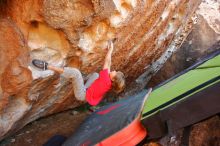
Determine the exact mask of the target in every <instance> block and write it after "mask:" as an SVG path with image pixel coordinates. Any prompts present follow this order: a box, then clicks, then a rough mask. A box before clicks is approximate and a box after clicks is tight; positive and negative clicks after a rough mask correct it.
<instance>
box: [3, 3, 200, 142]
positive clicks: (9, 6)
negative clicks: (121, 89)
mask: <svg viewBox="0 0 220 146" xmlns="http://www.w3.org/2000/svg"><path fill="white" fill-rule="evenodd" d="M199 3H200V0H199V1H198V0H190V1H189V0H154V1H153V0H62V1H61V0H35V1H34V0H13V1H9V0H0V8H1V9H0V34H1V35H0V51H1V52H0V84H1V86H0V140H1V139H3V138H4V137H6V136H8V135H10V134H12V133H14V132H15V131H16V130H18V129H20V128H22V127H23V126H24V125H26V124H27V123H29V122H31V121H33V120H35V119H37V118H39V117H43V116H46V115H50V114H52V113H56V112H59V111H63V110H66V109H69V108H73V107H76V106H78V105H80V104H82V103H80V102H78V101H76V100H75V99H74V97H73V95H74V94H73V91H72V87H71V85H70V83H69V82H68V81H67V80H65V79H63V78H60V77H59V75H56V74H54V73H53V72H51V71H39V70H37V69H36V68H34V67H33V66H32V65H31V64H30V61H31V60H32V59H34V58H39V59H43V60H46V61H48V62H49V63H51V64H53V65H56V66H59V67H63V66H72V67H77V68H79V69H80V70H81V71H82V72H83V73H85V74H88V73H91V72H93V71H99V70H100V69H101V67H102V64H103V60H104V56H105V54H106V51H107V50H106V49H105V48H106V46H107V42H108V40H111V39H115V42H114V46H115V50H114V52H113V59H112V68H113V69H115V70H121V71H123V72H124V73H125V75H126V77H127V80H128V82H129V81H133V80H134V79H137V78H138V81H139V82H143V80H144V79H146V76H149V74H153V73H154V72H156V71H158V70H159V69H160V68H161V67H162V65H163V63H164V62H165V61H166V60H167V58H169V56H170V55H171V54H172V52H173V51H174V50H176V49H177V48H178V47H179V46H180V45H181V43H182V41H183V40H184V38H185V37H186V36H187V34H188V33H189V31H190V30H191V26H192V20H191V17H192V15H193V13H194V11H195V9H196V8H197V6H198V5H199Z"/></svg>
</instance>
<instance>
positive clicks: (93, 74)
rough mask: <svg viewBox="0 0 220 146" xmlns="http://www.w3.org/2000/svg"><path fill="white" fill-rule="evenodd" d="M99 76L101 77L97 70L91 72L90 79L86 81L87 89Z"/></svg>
mask: <svg viewBox="0 0 220 146" xmlns="http://www.w3.org/2000/svg"><path fill="white" fill-rule="evenodd" d="M98 78H99V74H98V73H96V72H94V73H92V74H89V75H88V80H87V81H86V83H85V88H86V89H87V88H88V87H89V86H90V85H91V84H92V83H93V82H94V81H95V80H96V79H98Z"/></svg>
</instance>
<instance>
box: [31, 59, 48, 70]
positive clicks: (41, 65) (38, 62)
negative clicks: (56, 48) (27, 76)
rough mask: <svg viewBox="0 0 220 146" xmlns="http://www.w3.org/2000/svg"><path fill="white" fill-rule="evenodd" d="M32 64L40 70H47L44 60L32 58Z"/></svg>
mask: <svg viewBox="0 0 220 146" xmlns="http://www.w3.org/2000/svg"><path fill="white" fill-rule="evenodd" d="M32 64H33V65H34V66H35V67H37V68H39V69H42V70H47V66H48V63H47V62H46V61H42V60H38V59H34V60H32Z"/></svg>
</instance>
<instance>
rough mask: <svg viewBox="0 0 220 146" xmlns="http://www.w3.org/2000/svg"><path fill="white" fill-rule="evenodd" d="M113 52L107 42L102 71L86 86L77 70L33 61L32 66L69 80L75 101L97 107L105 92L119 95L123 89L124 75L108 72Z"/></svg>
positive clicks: (92, 76) (92, 77) (90, 78)
mask: <svg viewBox="0 0 220 146" xmlns="http://www.w3.org/2000/svg"><path fill="white" fill-rule="evenodd" d="M112 51H113V43H112V41H109V43H108V52H107V55H106V57H105V62H104V65H103V69H102V70H101V71H100V73H99V74H98V73H93V74H92V75H90V76H89V79H88V80H87V82H86V84H85V85H84V80H83V77H82V74H81V72H80V71H79V70H78V69H77V68H72V67H64V69H62V68H57V67H54V66H51V65H48V63H47V62H45V61H41V60H37V59H34V60H33V61H32V63H33V65H34V66H35V67H37V68H40V69H42V70H47V69H49V70H53V71H55V72H58V73H60V74H61V76H63V77H65V78H68V79H71V82H72V84H73V90H74V94H75V97H76V99H77V100H80V101H87V102H88V103H89V104H90V105H93V106H94V105H97V104H98V103H99V102H100V101H101V100H102V98H103V96H104V95H105V93H106V92H108V91H109V90H110V89H113V91H115V92H116V93H120V92H121V91H122V90H123V89H124V87H125V78H124V74H123V73H122V72H120V71H117V72H116V71H110V67H111V55H112Z"/></svg>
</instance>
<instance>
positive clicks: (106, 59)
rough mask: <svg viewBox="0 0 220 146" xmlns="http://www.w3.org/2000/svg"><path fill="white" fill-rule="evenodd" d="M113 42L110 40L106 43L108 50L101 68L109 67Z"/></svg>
mask: <svg viewBox="0 0 220 146" xmlns="http://www.w3.org/2000/svg"><path fill="white" fill-rule="evenodd" d="M113 48H114V47H113V43H112V41H111V42H109V44H108V52H107V54H106V56H105V63H104V65H103V69H108V70H109V71H110V68H111V58H112V51H113Z"/></svg>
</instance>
